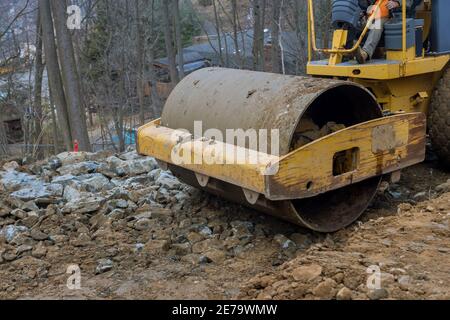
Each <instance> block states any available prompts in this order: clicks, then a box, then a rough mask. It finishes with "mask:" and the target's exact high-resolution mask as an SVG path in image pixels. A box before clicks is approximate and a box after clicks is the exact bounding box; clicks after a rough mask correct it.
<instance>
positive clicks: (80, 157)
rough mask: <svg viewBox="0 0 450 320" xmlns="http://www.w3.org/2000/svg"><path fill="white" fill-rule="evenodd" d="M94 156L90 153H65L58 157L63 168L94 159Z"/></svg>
mask: <svg viewBox="0 0 450 320" xmlns="http://www.w3.org/2000/svg"><path fill="white" fill-rule="evenodd" d="M93 156H94V154H92V153H89V152H63V153H60V154H58V155H57V156H56V158H58V159H59V161H61V164H62V165H63V166H66V165H71V164H74V163H78V162H83V161H86V160H89V159H92V157H93Z"/></svg>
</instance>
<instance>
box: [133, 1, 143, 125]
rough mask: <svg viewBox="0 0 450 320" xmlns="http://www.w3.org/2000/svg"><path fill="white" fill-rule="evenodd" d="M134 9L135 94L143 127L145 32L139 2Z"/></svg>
mask: <svg viewBox="0 0 450 320" xmlns="http://www.w3.org/2000/svg"><path fill="white" fill-rule="evenodd" d="M134 4H135V9H136V33H137V35H136V54H137V81H136V85H137V94H138V98H139V123H140V125H141V126H142V125H144V123H145V94H144V86H145V83H146V80H145V70H144V63H145V32H144V31H143V28H142V17H141V11H140V6H139V0H135V3H134Z"/></svg>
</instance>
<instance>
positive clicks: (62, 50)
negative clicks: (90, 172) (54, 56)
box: [51, 0, 91, 151]
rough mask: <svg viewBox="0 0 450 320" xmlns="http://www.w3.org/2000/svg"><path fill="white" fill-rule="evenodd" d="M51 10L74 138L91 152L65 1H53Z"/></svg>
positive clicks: (83, 148) (81, 148)
mask: <svg viewBox="0 0 450 320" xmlns="http://www.w3.org/2000/svg"><path fill="white" fill-rule="evenodd" d="M51 8H52V13H53V19H54V22H55V30H56V39H57V42H58V56H59V59H60V62H61V73H62V79H63V84H64V89H65V90H64V91H65V93H66V101H67V105H68V113H69V122H70V128H71V130H72V138H73V139H75V140H78V143H79V147H80V150H82V151H90V150H91V144H90V142H89V135H88V131H87V124H86V114H85V111H84V107H83V99H82V97H81V87H80V81H79V77H78V71H77V67H76V62H75V53H74V49H73V43H72V36H71V35H70V32H69V30H68V29H67V26H66V20H67V18H66V13H65V11H66V10H65V8H66V5H65V1H61V0H52V1H51Z"/></svg>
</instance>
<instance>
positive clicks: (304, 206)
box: [161, 68, 382, 232]
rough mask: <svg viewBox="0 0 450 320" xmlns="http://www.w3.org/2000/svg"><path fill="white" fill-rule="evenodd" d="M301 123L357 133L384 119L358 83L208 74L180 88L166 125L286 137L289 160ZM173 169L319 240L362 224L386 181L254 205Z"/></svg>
mask: <svg viewBox="0 0 450 320" xmlns="http://www.w3.org/2000/svg"><path fill="white" fill-rule="evenodd" d="M302 117H309V118H311V119H312V120H313V121H314V122H315V123H316V124H318V125H319V126H323V125H326V124H327V123H328V122H330V121H334V122H336V123H339V124H344V125H345V126H351V125H355V124H358V123H362V122H365V121H369V120H373V119H376V118H379V117H382V112H381V109H380V107H379V105H378V103H377V101H376V99H375V98H374V96H373V95H372V94H371V93H370V92H369V91H367V90H366V89H365V88H363V87H361V86H359V85H357V84H354V83H351V82H347V81H338V80H330V79H319V78H307V77H297V76H285V75H278V74H270V73H262V72H252V71H242V70H233V69H222V68H208V69H202V70H200V71H197V72H194V73H193V74H191V75H189V76H188V77H186V78H185V79H183V80H182V81H181V82H180V83H179V84H178V85H177V87H176V88H175V89H174V90H173V92H172V93H171V95H170V96H169V98H168V100H167V102H166V105H165V107H164V111H163V115H162V118H161V125H163V126H165V127H168V128H172V129H185V130H188V131H190V132H191V133H193V131H194V122H195V121H202V126H203V131H205V130H207V129H211V128H213V129H219V130H220V131H221V132H222V133H223V135H224V137H225V136H226V135H225V131H226V130H227V129H243V130H248V129H256V130H259V129H267V130H269V132H270V130H271V129H279V132H280V153H281V155H285V154H287V153H289V152H290V151H291V150H292V149H293V143H294V141H293V139H294V134H295V132H296V131H297V129H298V128H297V127H298V126H299V124H300V120H301V119H302ZM269 141H270V140H269ZM247 147H248V146H247ZM169 167H170V169H171V171H172V172H173V173H174V174H175V175H176V176H177V177H178V178H179V179H180V180H182V181H184V182H185V183H188V184H190V185H192V186H194V187H197V188H200V189H204V190H206V191H208V192H210V193H213V194H215V195H218V196H220V197H223V198H225V199H228V200H231V201H234V202H238V203H241V204H244V205H246V206H249V207H251V208H254V209H256V210H258V211H262V212H265V213H267V214H270V215H273V216H275V217H279V218H281V219H284V220H287V221H290V222H292V223H295V224H297V225H300V226H303V227H306V228H309V229H312V230H315V231H318V232H334V231H337V230H340V229H342V228H344V227H346V226H348V225H350V224H351V223H353V222H354V221H356V220H357V219H358V218H359V217H360V216H361V214H362V213H363V212H364V211H365V210H366V209H367V207H368V205H369V203H370V201H371V200H372V199H373V197H374V196H375V194H376V191H377V189H378V186H379V184H380V180H381V178H380V177H376V178H372V179H369V180H366V181H363V182H360V183H357V184H353V185H351V186H348V187H345V188H342V189H339V190H335V191H331V192H328V193H325V194H322V195H319V196H316V197H313V198H308V199H298V200H292V201H269V200H267V199H265V198H264V197H263V196H261V197H260V198H259V200H258V202H257V203H256V204H254V205H250V204H249V203H248V201H247V200H246V198H245V196H244V193H243V190H242V188H240V187H239V186H235V185H231V184H228V183H225V182H223V181H219V180H217V179H212V178H211V179H210V180H209V183H208V185H207V186H206V187H202V186H200V184H199V182H198V180H197V178H196V176H195V173H193V172H191V171H188V170H186V169H183V168H180V167H177V166H174V165H170V166H169Z"/></svg>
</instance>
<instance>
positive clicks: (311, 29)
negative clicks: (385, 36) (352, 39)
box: [308, 0, 407, 60]
mask: <svg viewBox="0 0 450 320" xmlns="http://www.w3.org/2000/svg"><path fill="white" fill-rule="evenodd" d="M312 1H313V0H308V38H309V39H308V43H309V45H308V56H309V60H311V56H312V55H311V44H312V49H313V50H314V51H315V52H324V53H331V54H333V53H338V54H350V53H353V52H355V51H356V50H357V49H358V47H359V46H360V45H361V43H362V41H363V39H364V37H365V36H366V34H367V32H368V31H369V29H370V26H371V25H372V23H373V21H374V20H375V19H376V15H377V14H378V12H379V10H380V6H381V4H382V3H383V2H382V1H379V2H377V3H376V4H375V10H373V12H372V14H371V15H370V17H369V19H368V20H367V23H366V26H365V27H364V30H363V32H362V33H361V36H360V37H359V39H358V41H357V42H356V44H355V45H354V46H353V47H352V48H351V49H340V48H333V49H321V48H317V43H316V30H315V18H314V8H313V7H314V6H313V2H312ZM402 21H403V30H402V34H403V39H402V40H403V45H402V49H403V58H404V59H405V58H406V46H407V43H406V0H402Z"/></svg>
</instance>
